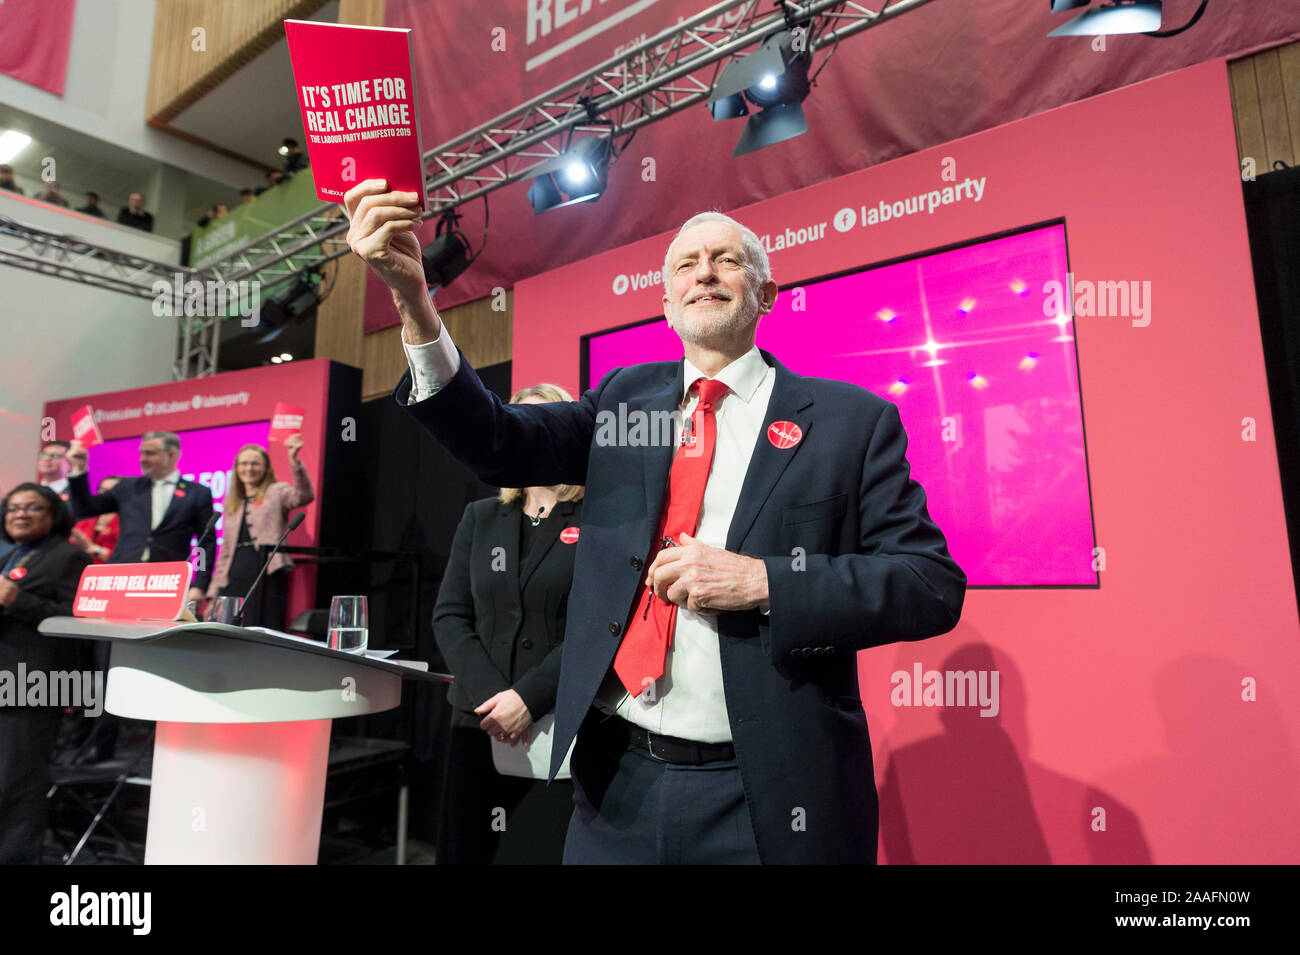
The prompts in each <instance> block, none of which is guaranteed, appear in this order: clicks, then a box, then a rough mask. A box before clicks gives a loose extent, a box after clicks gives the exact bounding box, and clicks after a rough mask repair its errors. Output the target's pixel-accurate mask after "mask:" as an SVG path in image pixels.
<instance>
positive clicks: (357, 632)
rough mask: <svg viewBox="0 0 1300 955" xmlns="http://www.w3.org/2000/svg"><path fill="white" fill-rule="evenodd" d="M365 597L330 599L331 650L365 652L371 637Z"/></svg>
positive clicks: (329, 641) (329, 636) (329, 644)
mask: <svg viewBox="0 0 1300 955" xmlns="http://www.w3.org/2000/svg"><path fill="white" fill-rule="evenodd" d="M367 619H368V618H367V614H366V598H365V597H335V598H334V599H333V600H331V601H330V624H329V633H328V635H327V637H326V641H327V645H328V646H329V648H330V649H331V650H345V651H347V652H348V653H365V652H366V644H367V642H368V637H369V633H370V631H369V627H368V623H367Z"/></svg>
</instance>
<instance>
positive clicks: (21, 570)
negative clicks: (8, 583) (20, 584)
mask: <svg viewBox="0 0 1300 955" xmlns="http://www.w3.org/2000/svg"><path fill="white" fill-rule="evenodd" d="M26 576H27V568H26V567H15V568H14V569H13V570H11V571H9V579H10V580H22V579H23V578H24V577H26Z"/></svg>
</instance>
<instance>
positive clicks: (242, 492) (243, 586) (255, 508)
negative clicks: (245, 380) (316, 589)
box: [208, 434, 316, 630]
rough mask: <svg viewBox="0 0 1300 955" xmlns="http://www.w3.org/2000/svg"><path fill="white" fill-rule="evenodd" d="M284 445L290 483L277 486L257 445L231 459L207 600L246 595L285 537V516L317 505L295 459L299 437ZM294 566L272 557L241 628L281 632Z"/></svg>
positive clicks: (282, 556)
mask: <svg viewBox="0 0 1300 955" xmlns="http://www.w3.org/2000/svg"><path fill="white" fill-rule="evenodd" d="M284 446H285V447H286V448H287V449H288V451H289V464H290V468H291V469H292V471H293V484H288V483H286V482H284V481H276V479H275V469H274V468H272V467H271V458H270V456H269V455H268V454H267V453H266V448H264V447H262V446H261V445H260V444H246V445H244V446H243V447H242V448H240V449H239V454H237V455H235V467H234V475H233V477H234V480H232V481H231V482H230V490H229V491H228V492H227V494H226V506H225V511H226V513H225V519H224V521H223V524H224V527H223V530H222V542H221V555H220V556H219V557H218V558H217V566H216V570H215V571H214V572H213V574H212V583H211V585H209V587H208V597H216V596H223V597H242V596H244V594H246V593H247V592H248V588H249V587H251V586H252V584H253V581H254V580H255V579H256V578H257V572H258V571H259V570H261V569H262V564H263V563H264V562H265V560H266V555H267V554H268V553H270V551H271V548H272V547H274V546H275V542H276V541H277V540H279V539H280V535H281V534H283V533H284V527H285V524H286V523H288V520H289V512H290V511H292V510H293V509H294V508H295V507H305V506H306V505H308V504H310V503H311V502H312V501H313V500H315V497H316V493H315V491H313V490H312V486H311V478H309V477H307V469H306V467H304V466H303V463H302V462H301V461H300V460H298V452H299V451H300V450H301V449H302V435H300V434H294V435H290V436H289V438H288V439H287V440H286V441H285V442H284ZM292 566H293V561H292V560H290V559H289V555H288V554H283V553H277V554H276V555H275V557H274V558H273V559H272V560H271V565H270V566H269V567H268V568H267V570H266V576H265V577H264V578H263V579H262V583H261V584H260V585H259V586H258V588H257V593H255V594H253V599H252V600H250V601H249V605H248V606H247V607H245V608H244V626H246V627H271V628H273V629H275V630H283V629H284V625H285V620H284V613H285V606H286V604H287V602H288V593H289V568H291V567H292Z"/></svg>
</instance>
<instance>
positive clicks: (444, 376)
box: [402, 325, 460, 404]
mask: <svg viewBox="0 0 1300 955" xmlns="http://www.w3.org/2000/svg"><path fill="white" fill-rule="evenodd" d="M402 348H403V350H404V351H405V352H406V364H407V367H409V368H410V369H411V393H410V395H409V396H408V397H407V399H406V400H407V403H408V404H415V402H417V401H423V400H424V399H425V398H428V397H429V396H430V395H432V394H436V393H437V392H438V391H439V390H441V389H442V388H443V387H444V386H445V385H446V384H447V383H448V382H449V381H451V380H452V379H453V378H455V377H456V372H458V371H460V353H459V352H458V351H456V345H455V344H454V343H453V342H452V340H451V333H450V332H448V331H447V327H446V326H445V325H444V326H443V329H442V334H440V335H439V336H438V337H437V338H436V339H435V340H434V341H431V342H426V343H425V344H423V345H408V344H407V343H406V342H405V341H403V342H402Z"/></svg>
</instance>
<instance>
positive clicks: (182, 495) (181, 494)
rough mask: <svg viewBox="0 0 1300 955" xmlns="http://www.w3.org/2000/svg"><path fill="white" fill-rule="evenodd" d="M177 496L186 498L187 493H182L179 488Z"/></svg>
mask: <svg viewBox="0 0 1300 955" xmlns="http://www.w3.org/2000/svg"><path fill="white" fill-rule="evenodd" d="M176 496H177V497H184V496H185V492H184V491H182V490H181V489H180V488H177V489H176Z"/></svg>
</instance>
